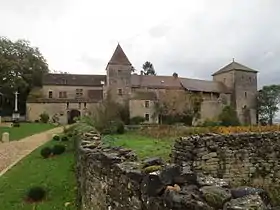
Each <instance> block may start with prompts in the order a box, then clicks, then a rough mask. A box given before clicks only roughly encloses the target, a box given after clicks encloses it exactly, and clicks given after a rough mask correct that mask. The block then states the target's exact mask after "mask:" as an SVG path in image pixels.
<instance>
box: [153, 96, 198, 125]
mask: <svg viewBox="0 0 280 210" xmlns="http://www.w3.org/2000/svg"><path fill="white" fill-rule="evenodd" d="M201 103H202V97H201V96H200V95H199V94H194V93H190V92H186V91H178V90H166V91H165V92H160V93H159V98H158V101H157V102H156V103H155V106H154V109H155V110H154V115H153V117H156V116H159V119H160V120H162V121H167V123H168V122H169V123H175V122H184V123H186V124H188V125H191V124H192V122H193V121H194V120H196V119H198V118H199V117H200V107H201Z"/></svg>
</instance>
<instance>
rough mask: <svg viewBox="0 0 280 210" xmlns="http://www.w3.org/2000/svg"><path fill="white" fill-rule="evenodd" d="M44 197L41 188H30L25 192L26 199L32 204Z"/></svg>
mask: <svg viewBox="0 0 280 210" xmlns="http://www.w3.org/2000/svg"><path fill="white" fill-rule="evenodd" d="M45 197H46V191H45V190H44V188H42V187H32V188H30V189H29V190H28V192H27V199H28V200H29V201H32V202H38V201H42V200H43V199H44V198H45Z"/></svg>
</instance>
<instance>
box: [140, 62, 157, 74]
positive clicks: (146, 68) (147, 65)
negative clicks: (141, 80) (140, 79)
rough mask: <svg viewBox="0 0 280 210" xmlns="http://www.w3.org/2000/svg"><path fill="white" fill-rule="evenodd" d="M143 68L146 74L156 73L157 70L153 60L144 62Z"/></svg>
mask: <svg viewBox="0 0 280 210" xmlns="http://www.w3.org/2000/svg"><path fill="white" fill-rule="evenodd" d="M142 68H143V70H144V75H156V71H155V69H154V66H153V64H152V63H151V62H149V61H146V62H145V63H144V64H143V66H142Z"/></svg>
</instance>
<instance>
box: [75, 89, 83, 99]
mask: <svg viewBox="0 0 280 210" xmlns="http://www.w3.org/2000/svg"><path fill="white" fill-rule="evenodd" d="M81 97H83V89H76V98H81Z"/></svg>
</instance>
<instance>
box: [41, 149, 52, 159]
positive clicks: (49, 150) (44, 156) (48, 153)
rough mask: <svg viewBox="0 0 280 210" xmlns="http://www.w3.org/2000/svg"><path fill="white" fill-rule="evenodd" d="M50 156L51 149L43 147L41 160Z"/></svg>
mask: <svg viewBox="0 0 280 210" xmlns="http://www.w3.org/2000/svg"><path fill="white" fill-rule="evenodd" d="M51 154H52V149H51V148H49V147H44V148H43V149H42V150H41V155H42V157H43V158H48V157H50V156H51Z"/></svg>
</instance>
